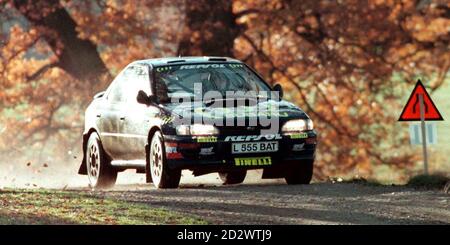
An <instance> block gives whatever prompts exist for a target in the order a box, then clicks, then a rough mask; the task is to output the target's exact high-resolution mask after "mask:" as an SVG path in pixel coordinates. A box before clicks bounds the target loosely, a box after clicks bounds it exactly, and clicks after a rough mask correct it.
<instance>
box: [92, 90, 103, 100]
mask: <svg viewBox="0 0 450 245" xmlns="http://www.w3.org/2000/svg"><path fill="white" fill-rule="evenodd" d="M103 95H105V91H102V92H99V93H97V94H95V95H94V100H95V99H98V98H101V97H103Z"/></svg>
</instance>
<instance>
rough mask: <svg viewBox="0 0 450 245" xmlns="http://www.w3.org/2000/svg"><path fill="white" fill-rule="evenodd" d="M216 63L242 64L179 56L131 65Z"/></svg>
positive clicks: (219, 58) (214, 57)
mask: <svg viewBox="0 0 450 245" xmlns="http://www.w3.org/2000/svg"><path fill="white" fill-rule="evenodd" d="M209 62H211V63H217V62H230V63H242V62H241V61H239V60H236V59H233V58H229V57H216V56H180V57H166V58H155V59H145V60H137V61H135V62H133V63H132V64H147V65H151V66H153V67H158V66H165V65H175V64H198V63H209Z"/></svg>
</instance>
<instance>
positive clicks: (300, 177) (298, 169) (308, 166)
mask: <svg viewBox="0 0 450 245" xmlns="http://www.w3.org/2000/svg"><path fill="white" fill-rule="evenodd" d="M313 164H314V160H309V161H302V162H300V163H298V164H296V165H295V167H293V169H291V170H290V171H289V172H288V173H287V174H286V176H285V178H284V179H285V180H286V183H287V184H288V185H302V184H303V185H307V184H309V182H311V179H312V175H313Z"/></svg>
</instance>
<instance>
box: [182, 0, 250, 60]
mask: <svg viewBox="0 0 450 245" xmlns="http://www.w3.org/2000/svg"><path fill="white" fill-rule="evenodd" d="M186 5H187V6H186V21H185V27H184V30H183V36H182V39H181V42H180V43H179V46H178V55H182V56H188V55H193V56H202V55H208V56H229V57H233V56H234V55H233V47H234V40H235V38H236V37H237V36H238V35H239V33H240V31H241V30H240V29H241V27H240V26H239V25H237V24H236V16H235V14H234V13H233V10H232V1H229V0H217V1H209V0H196V1H187V3H186Z"/></svg>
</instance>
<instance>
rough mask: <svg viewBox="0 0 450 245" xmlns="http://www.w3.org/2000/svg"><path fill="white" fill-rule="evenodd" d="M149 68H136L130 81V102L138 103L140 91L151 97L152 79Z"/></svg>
mask: <svg viewBox="0 0 450 245" xmlns="http://www.w3.org/2000/svg"><path fill="white" fill-rule="evenodd" d="M149 78H150V77H149V72H148V68H147V67H144V66H136V67H134V70H133V74H132V75H130V77H129V79H128V84H127V85H128V101H129V102H133V103H134V102H136V103H137V101H136V97H137V94H138V92H139V90H143V91H144V92H145V93H147V94H148V95H150V92H151V91H150V79H149Z"/></svg>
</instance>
